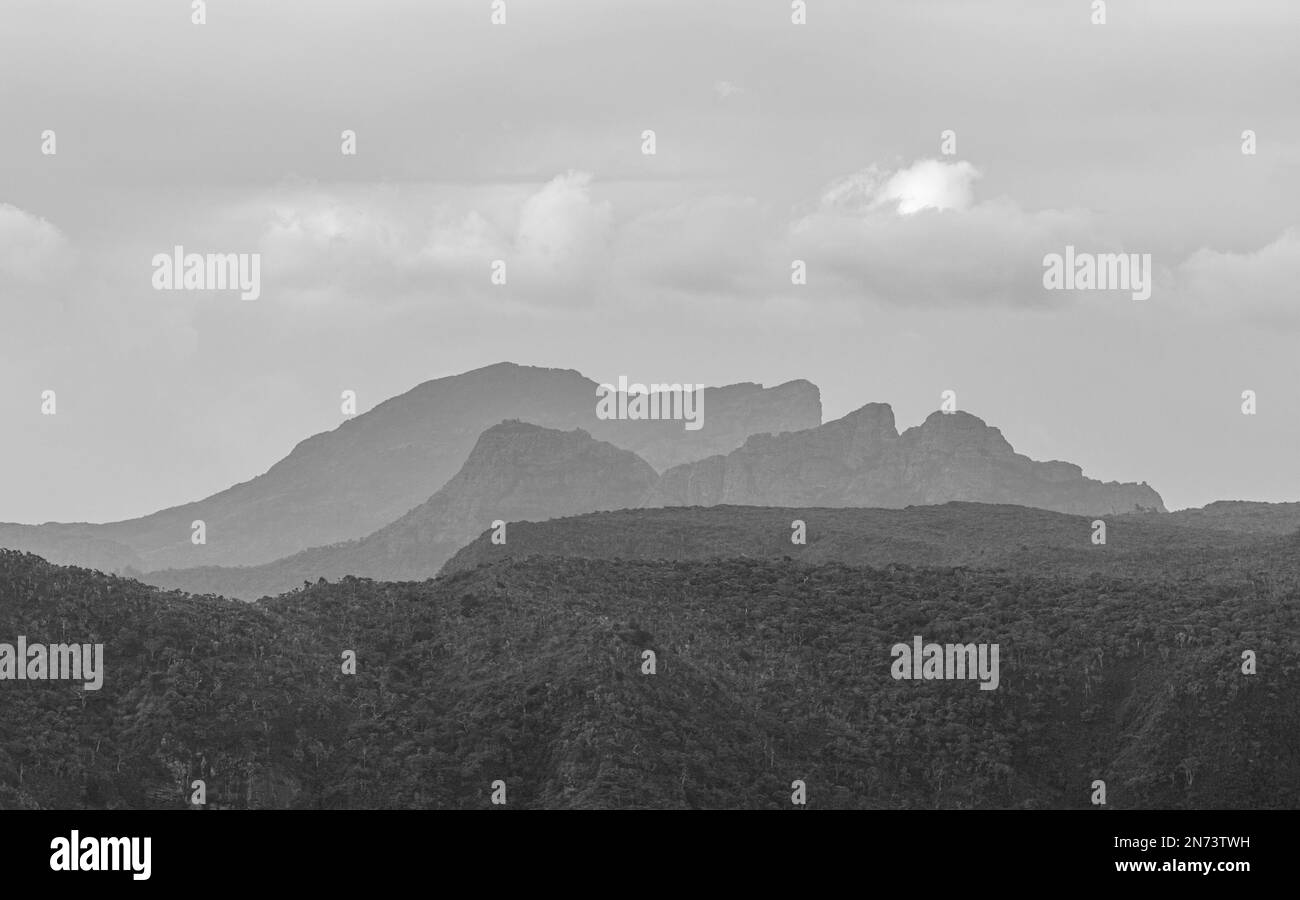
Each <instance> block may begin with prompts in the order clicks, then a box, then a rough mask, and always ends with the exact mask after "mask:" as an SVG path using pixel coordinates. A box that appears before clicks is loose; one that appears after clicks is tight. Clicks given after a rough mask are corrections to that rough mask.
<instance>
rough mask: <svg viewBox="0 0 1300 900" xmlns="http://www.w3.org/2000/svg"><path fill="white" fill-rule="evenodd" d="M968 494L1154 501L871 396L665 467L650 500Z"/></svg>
mask: <svg viewBox="0 0 1300 900" xmlns="http://www.w3.org/2000/svg"><path fill="white" fill-rule="evenodd" d="M952 500H966V501H973V502H980V503H1008V504H1015V505H1019V506H1031V507H1038V508H1042V509H1050V510H1055V511H1058V512H1067V513H1075V514H1079V515H1106V514H1111V513H1122V512H1130V511H1134V510H1137V509H1139V508H1154V509H1157V510H1160V511H1163V510H1164V503H1163V501H1162V500H1161V499H1160V495H1159V494H1157V493H1156V492H1155V491H1154V490H1152V489H1151V488H1150V487H1149V486H1147V485H1145V484H1141V485H1138V484H1120V483H1117V482H1109V483H1102V482H1100V481H1096V480H1094V479H1090V478H1085V477H1084V476H1083V470H1082V469H1081V468H1080V467H1079V466H1076V465H1074V464H1072V463H1068V462H1061V461H1059V460H1054V461H1051V462H1037V461H1035V460H1032V459H1030V458H1029V457H1027V456H1025V455H1023V454H1020V453H1017V452H1016V451H1015V449H1014V448H1013V447H1012V446H1011V444H1010V442H1009V441H1007V439H1006V438H1005V437H1004V436H1003V434H1002V432H1001V431H1000V430H999V429H997V428H995V427H993V426H990V425H988V424H987V423H986V422H985V421H984V420H983V419H980V418H979V417H978V416H974V415H971V414H970V413H966V412H953V413H943V412H937V411H936V412H934V413H931V414H930V415H929V416H927V417H926V419H925V421H924V422H922V423H921V424H920V425H916V426H913V427H911V428H908V429H906V430H905V431H903V432H902V433H901V434H900V433H899V432H898V431H897V427H896V425H895V422H894V413H893V409H892V408H891V407H890V406H889V405H888V404H884V403H869V404H867V405H865V406H863V407H860V408H859V409H857V410H854V411H853V412H851V413H849V414H848V415H846V416H844V417H842V418H840V419H836V420H835V421H832V422H827V423H826V424H824V425H820V426H818V427H816V428H810V429H806V430H803V431H798V432H792V433H788V434H780V435H759V436H755V437H753V438H750V439H749V440H748V441H746V442H745V444H744V446H742V447H740V448H739V449H738V450H735V451H733V452H732V453H730V454H726V455H718V456H714V457H710V458H709V459H705V460H701V461H699V462H695V463H690V464H686V465H683V466H678V467H676V468H673V469H670V470H669V471H667V472H665V473H664V474H663V476H662V477H661V478H660V480H659V482H658V483H657V484H656V486H655V488H654V489H653V490H652V491H651V492H650V493H649V494H648V495H647V497H646V501H645V505H647V506H713V505H717V504H723V503H730V504H739V505H747V506H833V507H843V506H876V507H888V508H897V507H904V506H908V505H913V504H935V503H945V502H948V501H952Z"/></svg>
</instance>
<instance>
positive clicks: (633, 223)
mask: <svg viewBox="0 0 1300 900" xmlns="http://www.w3.org/2000/svg"><path fill="white" fill-rule="evenodd" d="M505 7H506V13H507V23H506V24H505V25H492V24H491V22H490V17H491V11H492V10H491V2H490V0H456V2H450V0H448V2H442V0H419V2H397V0H368V2H364V3H362V2H348V3H342V2H324V0H310V2H308V0H302V2H297V0H275V2H273V3H272V2H266V0H211V2H209V4H208V8H207V24H206V25H201V26H200V25H194V24H192V23H191V10H190V8H189V4H188V3H186V2H181V0H176V2H168V3H161V2H154V0H116V2H113V3H87V2H85V0H5V2H4V3H3V4H0V123H3V127H2V128H0V521H19V522H41V521H47V520H63V521H73V520H89V521H104V520H110V519H116V518H123V517H127V516H132V515H139V514H143V513H147V512H151V511H153V510H156V509H158V508H161V507H165V506H170V505H175V504H177V503H181V502H184V501H188V500H193V499H198V498H200V497H202V496H206V495H208V494H210V493H212V492H215V491H217V490H220V489H222V488H225V487H228V486H229V485H230V484H232V483H235V482H238V481H243V480H247V479H248V478H251V477H253V476H254V475H257V474H259V473H260V472H262V471H264V470H265V469H266V468H268V467H269V466H270V465H271V464H272V463H274V462H275V461H276V460H278V459H279V458H281V457H283V456H284V455H285V454H286V453H287V452H288V451H289V450H290V449H291V448H292V447H293V445H294V444H295V443H297V442H298V441H299V440H301V439H303V438H305V437H307V436H308V435H310V434H313V433H315V432H318V431H323V430H327V429H331V428H333V427H335V426H337V425H338V424H339V422H340V420H341V417H342V416H341V413H340V410H339V394H340V392H341V391H343V390H344V389H352V390H356V391H357V392H358V395H359V402H360V407H361V408H362V409H363V410H364V409H366V408H369V407H371V406H373V405H375V404H376V403H378V402H380V401H382V400H384V399H386V398H388V397H390V396H392V395H394V394H397V393H401V392H403V391H405V390H408V389H409V388H411V387H412V386H414V385H415V384H418V383H419V382H421V381H425V380H428V379H430V378H435V377H439V376H443V375H448V374H454V373H457V372H461V371H465V370H467V369H471V368H477V367H479V366H482V365H487V364H490V363H494V362H499V361H502V360H511V361H515V362H519V363H527V364H535V365H545V366H555V367H561V368H574V369H578V370H579V371H581V372H583V373H584V374H586V375H587V376H589V377H591V378H594V379H595V380H597V381H615V380H616V379H617V378H618V376H619V375H624V374H625V375H627V376H629V378H630V379H631V380H633V381H637V380H640V381H682V382H691V383H696V382H699V383H705V384H726V383H732V382H736V381H759V382H762V383H764V384H769V385H771V384H776V383H779V382H782V381H787V380H790V379H794V378H807V379H810V380H812V381H813V382H815V383H816V384H818V385H819V386H820V387H821V389H822V397H823V401H824V405H825V413H826V417H827V418H828V419H829V418H833V417H838V416H840V415H842V414H844V413H846V412H848V411H850V410H852V409H855V408H857V407H859V406H861V405H862V404H865V403H867V402H870V401H883V402H888V403H891V404H892V405H893V407H894V410H895V413H896V415H897V419H898V422H899V425H900V427H907V426H909V425H913V424H916V423H918V422H920V421H921V420H922V419H923V418H924V417H925V416H926V415H927V414H928V413H929V412H931V411H932V410H933V409H935V408H937V406H938V404H939V395H940V392H941V391H944V390H949V389H951V390H954V391H956V393H957V397H958V405H959V407H960V408H962V409H964V410H966V411H968V412H972V413H974V414H975V415H978V416H980V417H982V418H983V419H985V420H986V421H988V422H989V423H990V424H992V425H995V426H997V427H999V428H1001V429H1002V431H1003V433H1004V434H1005V435H1006V437H1007V439H1008V440H1010V441H1011V443H1012V444H1013V445H1014V446H1015V447H1016V448H1017V449H1018V450H1019V451H1021V452H1023V453H1027V454H1029V455H1030V456H1033V457H1035V458H1038V459H1053V458H1056V459H1067V460H1070V461H1072V462H1075V463H1078V464H1080V465H1081V466H1083V468H1084V472H1085V473H1086V474H1088V475H1090V476H1093V477H1097V478H1102V479H1106V480H1110V479H1118V480H1126V481H1141V480H1145V481H1148V482H1149V483H1150V484H1151V485H1152V486H1153V487H1155V488H1156V489H1157V490H1158V491H1160V492H1161V494H1162V495H1163V496H1164V498H1165V502H1166V504H1167V505H1168V506H1169V507H1170V508H1178V507H1183V506H1189V505H1201V504H1203V503H1206V502H1208V501H1211V500H1214V499H1225V498H1233V499H1258V500H1300V395H1298V392H1300V353H1297V349H1300V291H1298V290H1297V286H1298V285H1300V216H1297V212H1296V206H1297V202H1298V201H1300V116H1298V115H1297V113H1298V112H1300V96H1298V95H1297V93H1296V86H1297V85H1298V84H1300V54H1297V53H1296V47H1297V46H1300V3H1295V2H1293V0H1276V2H1265V0H1235V2H1232V3H1224V2H1208V0H1207V2H1189V0H1158V2H1157V0H1130V2H1121V0H1115V2H1111V3H1109V4H1108V9H1107V16H1106V18H1107V21H1106V24H1104V25H1094V24H1092V22H1091V17H1092V14H1093V13H1092V3H1091V2H1090V0H1040V2H1011V0H1005V2H980V0H897V2H889V0H873V2H869V3H867V2H833V0H808V11H807V24H806V25H793V24H792V23H791V10H790V3H789V2H788V0H735V2H730V0H694V2H687V0H645V2H638V0H618V2H608V0H601V2H597V0H590V2H560V0H506V3H505ZM47 129H50V130H53V131H54V132H55V134H56V140H57V154H56V155H53V156H47V155H43V154H42V152H41V151H42V132H44V131H46V130H47ZM345 129H352V130H354V131H355V132H356V134H357V154H356V155H355V156H344V155H343V154H342V153H341V152H340V144H341V141H340V135H341V132H342V131H343V130H345ZM646 129H652V130H654V132H655V138H656V153H655V154H654V155H645V154H643V153H642V132H643V131H644V130H646ZM949 129H951V130H952V131H954V132H955V133H956V151H957V152H956V153H955V154H949V155H945V154H943V153H942V152H941V151H942V149H943V148H942V147H941V133H942V132H944V131H945V130H949ZM1247 129H1249V130H1252V131H1254V132H1255V134H1256V136H1257V137H1256V139H1257V152H1256V153H1255V154H1253V155H1250V154H1243V153H1242V143H1243V141H1242V132H1243V131H1245V130H1247ZM177 244H180V245H183V246H185V247H186V249H187V250H190V251H195V252H223V253H260V254H261V260H262V262H261V267H262V268H261V271H262V293H261V297H260V298H259V299H258V300H256V301H251V302H244V301H241V300H240V299H239V297H238V295H237V294H233V293H213V292H184V291H161V292H160V291H155V290H153V288H152V287H151V277H152V274H153V270H152V267H151V259H152V257H153V256H154V254H156V253H168V252H170V251H171V248H172V247H173V246H174V245H177ZM1067 244H1069V245H1074V246H1075V247H1076V248H1078V249H1079V250H1080V251H1091V252H1125V253H1150V254H1151V256H1152V261H1153V267H1154V270H1155V279H1154V289H1153V293H1152V296H1151V297H1150V298H1149V299H1147V300H1142V301H1138V300H1134V299H1133V298H1132V297H1131V296H1130V294H1129V293H1128V292H1125V291H1119V292H1096V291H1093V292H1087V291H1080V292H1050V291H1047V290H1045V289H1044V288H1043V283H1042V272H1043V256H1044V254H1046V253H1052V252H1056V253H1060V252H1063V249H1064V247H1065V246H1066V245H1067ZM493 259H505V260H506V261H507V266H508V282H507V284H506V285H504V286H500V285H492V284H491V283H490V280H489V276H490V265H491V261H492V260H493ZM793 259H802V260H805V261H806V263H807V267H808V283H807V284H806V285H792V284H791V283H790V281H791V280H790V264H791V260H793ZM1247 389H1249V390H1254V391H1256V393H1257V396H1258V413H1257V414H1256V415H1254V416H1247V415H1243V414H1242V412H1241V403H1242V400H1241V394H1242V391H1244V390H1247ZM44 390H55V391H57V397H58V414H57V415H55V416H43V415H41V392H42V391H44ZM593 403H594V398H593ZM436 424H437V423H431V425H432V426H433V427H436Z"/></svg>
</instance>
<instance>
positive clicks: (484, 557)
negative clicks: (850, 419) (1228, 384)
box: [443, 503, 1300, 578]
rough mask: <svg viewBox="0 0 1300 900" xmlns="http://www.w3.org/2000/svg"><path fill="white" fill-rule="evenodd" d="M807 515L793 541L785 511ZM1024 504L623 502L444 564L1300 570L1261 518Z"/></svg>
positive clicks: (1288, 540)
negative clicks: (1252, 525) (723, 560)
mask: <svg viewBox="0 0 1300 900" xmlns="http://www.w3.org/2000/svg"><path fill="white" fill-rule="evenodd" d="M795 521H800V522H802V523H803V524H804V526H805V540H806V543H804V544H794V543H792V541H791V538H792V537H793V535H794V530H793V528H792V523H794V522H795ZM1094 521H1097V520H1095V519H1092V518H1090V517H1086V516H1071V515H1066V514H1064V513H1057V512H1050V511H1048V510H1042V509H1029V508H1027V507H1023V506H1005V505H993V504H984V503H944V504H941V505H937V506H910V507H907V508H906V509H837V508H799V509H784V508H772V507H758V506H712V507H673V508H665V509H643V510H622V511H618V512H605V513H595V514H591V515H583V516H572V517H569V518H563V519H554V520H552V521H549V522H520V523H518V524H517V525H516V526H514V527H513V528H512V530H511V531H510V533H509V540H508V541H507V542H506V544H505V545H494V544H492V543H491V542H490V541H489V540H488V537H487V536H486V535H481V536H479V537H478V538H476V539H475V540H474V541H473V542H472V543H470V544H468V545H467V546H465V547H464V548H463V549H461V550H460V551H458V552H457V553H456V555H455V556H454V557H452V558H451V560H449V561H448V562H447V564H446V565H445V566H444V567H443V572H444V573H452V572H458V571H462V570H465V569H472V568H474V567H475V566H477V565H480V564H482V563H486V562H493V561H497V560H501V559H506V558H521V557H527V556H530V555H533V554H540V555H545V556H574V557H583V558H589V559H640V560H649V559H678V560H704V559H711V558H714V557H758V558H766V559H780V558H782V557H791V558H794V559H796V560H799V561H801V562H806V563H823V562H830V561H835V562H841V563H847V564H850V565H870V566H886V565H890V564H893V563H900V564H904V565H911V566H965V567H968V568H979V569H1006V570H1011V571H1016V572H1025V573H1041V574H1063V575H1075V576H1082V575H1088V574H1091V573H1101V574H1111V575H1124V576H1129V577H1137V578H1157V577H1161V576H1165V575H1203V576H1207V577H1218V576H1220V575H1225V574H1228V573H1233V574H1235V575H1236V576H1238V577H1241V578H1251V577H1261V578H1271V577H1277V576H1279V575H1282V574H1284V573H1289V574H1293V575H1294V574H1297V573H1300V538H1298V537H1297V536H1295V535H1284V536H1280V537H1279V536H1276V535H1274V534H1273V533H1271V532H1269V531H1268V530H1266V529H1263V528H1260V529H1249V530H1240V531H1222V530H1216V529H1214V528H1212V527H1209V526H1207V525H1205V524H1204V523H1198V525H1197V527H1183V526H1181V525H1179V524H1177V522H1178V521H1181V520H1176V519H1175V518H1174V517H1173V516H1172V515H1165V514H1144V515H1124V516H1112V517H1107V518H1106V519H1103V520H1102V521H1104V522H1105V523H1106V543H1105V544H1104V545H1101V544H1094V543H1093V540H1092V539H1093V534H1094V529H1093V522H1094Z"/></svg>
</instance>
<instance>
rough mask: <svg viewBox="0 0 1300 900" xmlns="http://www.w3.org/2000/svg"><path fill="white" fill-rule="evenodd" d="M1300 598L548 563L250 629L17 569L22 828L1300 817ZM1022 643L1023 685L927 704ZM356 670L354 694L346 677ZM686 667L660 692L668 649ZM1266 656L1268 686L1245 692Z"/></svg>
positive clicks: (14, 792)
mask: <svg viewBox="0 0 1300 900" xmlns="http://www.w3.org/2000/svg"><path fill="white" fill-rule="evenodd" d="M1298 603H1300V593H1297V590H1296V588H1295V586H1294V584H1286V585H1280V584H1263V583H1259V582H1256V583H1249V582H1240V581H1236V580H1232V579H1224V580H1206V579H1196V578H1188V577H1181V578H1180V577H1175V576H1168V577H1164V578H1158V579H1152V580H1149V581H1140V580H1133V579H1121V578H1109V577H1102V576H1097V575H1093V576H1085V577H1063V576H1060V575H1054V574H1051V573H1048V572H1024V573H1008V572H1003V573H992V572H976V571H970V570H964V569H950V568H926V569H920V568H910V567H905V566H891V567H886V568H867V567H850V566H845V565H842V564H838V563H825V564H821V565H809V564H805V563H803V562H798V561H793V560H781V559H772V560H766V559H729V560H714V561H701V562H669V561H644V562H642V561H609V560H589V559H575V558H569V559H562V558H531V559H523V560H511V561H504V562H500V563H496V564H490V565H486V566H483V567H480V568H477V569H474V570H472V571H467V572H462V573H458V574H455V575H451V576H447V577H443V578H439V579H436V580H432V581H427V582H423V583H404V584H386V583H376V582H369V581H365V580H358V579H352V578H349V579H345V580H344V581H342V582H340V583H337V584H320V585H316V586H313V587H310V588H306V589H304V590H301V591H297V592H293V593H290V594H286V595H284V596H281V597H279V598H276V599H274V600H268V601H264V602H258V603H252V604H247V603H240V602H235V601H228V600H223V599H217V598H212V597H207V598H194V597H188V596H185V595H182V594H179V593H170V594H167V593H161V592H158V591H156V590H154V589H151V588H149V587H147V586H145V585H142V584H140V583H138V582H134V581H128V580H122V579H119V578H116V577H112V576H106V575H102V574H100V573H95V572H89V571H86V570H81V569H65V568H60V567H57V566H53V565H51V564H49V563H46V562H45V561H43V560H41V559H39V558H37V557H34V556H31V555H27V554H18V553H13V552H4V553H0V641H10V642H12V641H13V640H14V639H15V637H16V636H17V635H20V634H21V635H26V636H27V638H28V639H29V641H37V640H44V641H50V642H53V641H76V642H102V643H103V644H104V645H105V669H106V674H105V678H104V685H103V689H102V690H100V691H98V692H93V691H85V690H83V689H81V688H80V687H79V686H78V685H72V684H69V683H67V682H41V681H21V682H20V681H5V682H0V717H2V718H3V721H4V722H5V729H4V732H3V737H2V738H0V807H4V808H12V807H28V808H32V807H96V808H97V807H138V806H172V807H184V806H185V805H186V798H187V785H188V784H189V783H190V782H191V781H192V780H193V779H196V778H201V779H203V780H204V781H205V782H206V784H207V791H208V807H209V808H210V809H211V808H227V807H246V806H252V807H398V806H414V807H438V808H480V807H486V806H488V805H489V794H490V791H491V787H490V786H491V783H492V782H493V781H495V780H498V779H499V780H502V781H504V782H505V783H506V785H507V789H508V806H509V807H512V808H529V807H746V808H749V807H769V808H787V809H788V808H790V803H789V795H790V786H791V782H792V781H793V780H796V779H798V780H803V781H805V782H806V784H807V789H808V805H809V806H810V807H811V808H814V809H815V808H834V807H925V808H932V807H975V806H979V807H1018V808H1025V807H1084V806H1088V804H1089V796H1090V793H1091V790H1092V789H1091V784H1092V782H1093V781H1094V780H1095V779H1102V780H1105V782H1106V784H1107V787H1108V805H1109V806H1111V807H1118V808H1130V807H1151V806H1157V807H1244V808H1271V807H1290V808H1294V807H1296V806H1300V748H1298V747H1297V746H1296V744H1295V742H1294V741H1293V740H1292V739H1291V738H1292V736H1293V735H1294V734H1295V733H1296V731H1297V728H1300V616H1298V615H1297V610H1298V606H1297V604H1298ZM913 635H922V636H924V638H925V640H926V641H937V642H960V643H967V642H992V643H998V644H999V645H1000V648H1001V672H1000V683H999V686H998V688H997V689H996V690H991V691H981V690H979V688H978V685H977V684H976V683H975V682H973V681H896V680H894V679H893V678H892V677H891V674H890V665H891V655H890V647H891V645H893V644H894V643H896V642H907V641H910V640H911V638H912V637H913ZM347 650H354V651H355V652H356V657H357V670H356V674H355V675H348V674H343V672H342V671H341V657H342V654H343V653H344V651H347ZM646 650H652V651H654V653H655V654H656V656H657V660H656V663H657V665H656V672H655V674H652V675H651V674H642V666H643V655H642V654H643V652H644V651H646ZM1246 650H1251V651H1254V653H1255V654H1257V658H1258V673H1257V674H1254V675H1246V674H1243V673H1242V671H1241V665H1242V653H1243V651H1246Z"/></svg>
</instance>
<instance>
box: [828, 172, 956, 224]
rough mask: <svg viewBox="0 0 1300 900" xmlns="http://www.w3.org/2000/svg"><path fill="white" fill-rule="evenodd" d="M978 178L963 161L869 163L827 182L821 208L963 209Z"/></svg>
mask: <svg viewBox="0 0 1300 900" xmlns="http://www.w3.org/2000/svg"><path fill="white" fill-rule="evenodd" d="M979 177H980V173H979V171H978V170H977V169H976V168H975V167H974V166H973V165H971V164H970V163H968V162H965V161H964V160H963V161H960V162H953V163H947V162H942V161H940V160H937V159H919V160H917V161H916V162H914V163H912V165H910V166H908V167H907V168H905V169H899V170H897V171H895V172H885V171H883V170H881V169H880V168H878V167H877V166H874V165H872V166H868V167H867V168H865V169H862V170H861V171H859V172H855V173H854V174H852V175H850V176H848V177H847V178H842V179H840V180H838V181H835V182H833V183H832V184H830V185H829V186H828V187H827V188H826V189H825V191H824V192H823V193H822V198H821V208H822V209H823V210H829V211H839V212H850V213H855V212H856V213H866V212H871V211H874V210H879V209H892V210H893V211H894V212H897V213H898V214H899V215H912V214H913V213H917V212H920V211H921V210H925V209H937V210H945V209H951V210H965V209H969V208H970V206H971V204H972V203H973V202H974V195H975V191H974V184H975V181H976V179H978V178H979Z"/></svg>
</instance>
